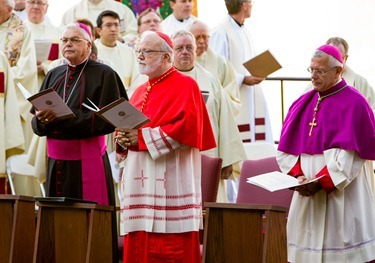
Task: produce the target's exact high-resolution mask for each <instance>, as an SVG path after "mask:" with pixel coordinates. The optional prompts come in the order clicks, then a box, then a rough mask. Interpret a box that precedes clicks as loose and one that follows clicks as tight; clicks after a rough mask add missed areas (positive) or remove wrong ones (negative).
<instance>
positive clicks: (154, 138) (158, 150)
mask: <svg viewBox="0 0 375 263" xmlns="http://www.w3.org/2000/svg"><path fill="white" fill-rule="evenodd" d="M142 135H143V139H144V140H145V143H146V147H147V149H148V151H149V153H150V155H151V158H152V159H153V160H156V159H158V158H160V157H161V156H163V155H166V154H168V153H170V152H172V151H174V150H175V149H177V148H179V147H181V144H180V143H179V142H178V141H176V140H174V139H172V138H171V137H169V136H168V135H167V134H166V133H165V132H163V130H162V129H161V128H160V127H156V128H144V129H142Z"/></svg>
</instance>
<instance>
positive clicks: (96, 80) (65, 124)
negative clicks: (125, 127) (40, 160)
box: [32, 22, 128, 262]
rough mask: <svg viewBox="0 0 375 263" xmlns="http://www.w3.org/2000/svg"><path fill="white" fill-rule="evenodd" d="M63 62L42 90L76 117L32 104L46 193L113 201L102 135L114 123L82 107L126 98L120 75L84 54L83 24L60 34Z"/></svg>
mask: <svg viewBox="0 0 375 263" xmlns="http://www.w3.org/2000/svg"><path fill="white" fill-rule="evenodd" d="M61 45H62V54H63V56H64V57H65V59H66V60H67V61H68V65H61V66H59V67H57V68H54V69H53V70H51V71H49V73H48V74H47V75H46V77H45V80H44V82H43V84H42V87H41V91H42V90H45V89H48V88H53V89H54V90H55V91H56V92H57V93H58V94H59V95H60V96H61V97H62V99H63V101H64V102H65V103H66V104H67V105H68V106H69V107H70V109H71V110H72V112H73V113H74V114H75V117H72V118H69V119H63V120H61V119H56V115H55V114H54V113H53V111H52V110H51V109H38V110H39V111H36V110H35V109H32V112H33V113H35V116H34V117H33V119H32V128H33V130H34V133H35V134H37V135H39V136H47V154H48V170H47V196H49V197H53V196H65V197H72V198H78V199H85V200H91V201H96V202H98V204H103V205H110V206H113V207H114V206H115V197H114V189H113V181H112V174H111V167H110V163H109V160H108V156H107V154H106V145H105V135H106V134H108V133H112V132H113V131H114V127H113V126H112V125H110V124H109V123H108V122H106V121H104V120H103V119H102V118H100V117H98V116H97V115H96V114H95V113H94V112H92V111H90V110H89V109H87V108H85V107H83V106H82V103H83V102H84V101H87V99H90V100H91V101H93V102H94V103H95V105H98V107H99V108H101V107H103V106H106V105H108V104H109V103H111V102H113V101H115V100H117V99H119V98H120V97H123V98H125V99H128V97H127V94H126V91H125V87H124V86H123V84H122V81H121V79H120V78H119V76H118V75H117V74H116V72H115V71H114V70H112V69H111V68H110V67H109V66H106V65H104V64H101V63H98V62H96V61H94V60H91V59H90V58H89V55H90V52H91V34H90V31H89V30H88V28H87V26H85V25H84V24H81V23H78V22H77V23H73V24H69V25H67V26H66V28H65V31H64V33H63V36H62V38H61ZM112 229H113V255H114V262H116V254H117V230H116V218H115V212H113V216H112Z"/></svg>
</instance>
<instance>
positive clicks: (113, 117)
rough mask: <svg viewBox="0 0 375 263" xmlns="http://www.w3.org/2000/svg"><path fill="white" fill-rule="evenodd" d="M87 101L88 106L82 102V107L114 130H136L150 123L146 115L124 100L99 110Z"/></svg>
mask: <svg viewBox="0 0 375 263" xmlns="http://www.w3.org/2000/svg"><path fill="white" fill-rule="evenodd" d="M87 100H88V101H89V103H90V105H88V104H86V103H85V102H83V103H82V106H84V107H86V108H87V109H89V110H92V111H94V112H95V113H96V114H97V115H98V116H100V117H101V118H103V119H104V120H105V121H107V122H108V123H110V124H112V125H113V126H114V127H116V128H124V129H137V128H139V127H141V126H143V125H144V124H146V123H148V122H149V121H150V119H149V118H147V116H146V115H144V114H143V113H142V112H140V111H139V110H138V109H137V108H135V107H134V106H133V105H131V104H130V103H129V102H128V101H127V100H125V99H124V98H119V99H118V100H116V101H114V102H112V103H110V104H108V105H107V106H105V107H103V108H101V109H99V107H98V106H96V105H95V104H94V103H93V102H92V101H91V100H90V99H89V98H87Z"/></svg>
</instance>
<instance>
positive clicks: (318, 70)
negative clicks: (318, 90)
mask: <svg viewBox="0 0 375 263" xmlns="http://www.w3.org/2000/svg"><path fill="white" fill-rule="evenodd" d="M335 68H337V66H336V67H333V68H330V69H328V70H321V69H316V68H312V67H308V68H307V71H308V72H310V73H311V74H313V73H314V72H315V73H316V75H319V76H321V75H325V74H326V73H328V72H329V71H331V70H333V69H335Z"/></svg>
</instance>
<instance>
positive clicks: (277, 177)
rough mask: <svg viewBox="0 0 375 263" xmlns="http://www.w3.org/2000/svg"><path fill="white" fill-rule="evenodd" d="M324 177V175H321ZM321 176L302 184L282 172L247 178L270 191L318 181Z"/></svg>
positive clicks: (249, 181) (248, 180)
mask: <svg viewBox="0 0 375 263" xmlns="http://www.w3.org/2000/svg"><path fill="white" fill-rule="evenodd" d="M321 177H322V176H321ZM321 177H317V178H314V179H312V180H310V181H309V182H307V183H304V184H300V183H298V179H297V178H295V177H293V176H290V175H288V174H284V173H281V172H277V171H275V172H271V173H265V174H261V175H257V176H253V177H249V178H247V182H248V183H250V184H254V185H256V186H259V187H262V188H264V189H266V190H268V191H270V192H274V191H277V190H283V189H288V188H293V187H297V186H301V185H306V184H309V183H312V182H315V181H317V180H318V179H320V178H321Z"/></svg>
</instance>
